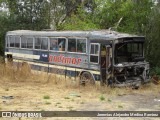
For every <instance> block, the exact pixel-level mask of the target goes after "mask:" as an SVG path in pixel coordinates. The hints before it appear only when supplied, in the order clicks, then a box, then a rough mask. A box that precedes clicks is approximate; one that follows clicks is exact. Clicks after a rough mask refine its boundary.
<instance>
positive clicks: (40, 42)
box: [35, 37, 48, 50]
mask: <svg viewBox="0 0 160 120" xmlns="http://www.w3.org/2000/svg"><path fill="white" fill-rule="evenodd" d="M35 49H43V50H47V49H48V38H44V37H41V38H35Z"/></svg>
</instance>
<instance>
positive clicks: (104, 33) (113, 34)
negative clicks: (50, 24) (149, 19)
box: [7, 30, 144, 40]
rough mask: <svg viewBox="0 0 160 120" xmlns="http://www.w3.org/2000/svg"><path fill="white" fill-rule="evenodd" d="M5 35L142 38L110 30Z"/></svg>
mask: <svg viewBox="0 0 160 120" xmlns="http://www.w3.org/2000/svg"><path fill="white" fill-rule="evenodd" d="M7 35H20V36H21V35H31V36H47V37H87V38H89V39H106V40H107V39H108V40H115V39H120V38H129V37H138V38H140V37H142V38H144V36H137V35H131V34H126V33H119V32H116V31H110V30H99V31H32V30H15V31H9V32H7Z"/></svg>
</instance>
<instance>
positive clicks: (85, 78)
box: [80, 73, 95, 85]
mask: <svg viewBox="0 0 160 120" xmlns="http://www.w3.org/2000/svg"><path fill="white" fill-rule="evenodd" d="M80 84H83V85H86V84H90V85H93V84H95V81H94V79H93V77H92V75H91V74H90V73H83V74H82V76H81V78H80Z"/></svg>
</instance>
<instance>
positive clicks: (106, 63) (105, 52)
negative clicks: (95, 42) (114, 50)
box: [100, 45, 111, 85]
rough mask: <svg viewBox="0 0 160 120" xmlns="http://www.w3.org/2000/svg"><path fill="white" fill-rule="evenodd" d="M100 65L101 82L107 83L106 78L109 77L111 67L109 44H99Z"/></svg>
mask: <svg viewBox="0 0 160 120" xmlns="http://www.w3.org/2000/svg"><path fill="white" fill-rule="evenodd" d="M100 58H101V59H100V60H101V61H100V66H101V84H102V85H103V84H104V83H105V84H107V79H108V77H109V72H110V69H109V68H110V67H111V46H110V45H101V52H100Z"/></svg>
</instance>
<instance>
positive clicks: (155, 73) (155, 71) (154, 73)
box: [150, 67, 160, 78]
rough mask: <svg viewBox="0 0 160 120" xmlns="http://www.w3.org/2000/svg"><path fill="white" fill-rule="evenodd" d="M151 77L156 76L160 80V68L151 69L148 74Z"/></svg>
mask: <svg viewBox="0 0 160 120" xmlns="http://www.w3.org/2000/svg"><path fill="white" fill-rule="evenodd" d="M150 74H151V76H158V78H160V68H159V67H153V68H152V69H151V72H150Z"/></svg>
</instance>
